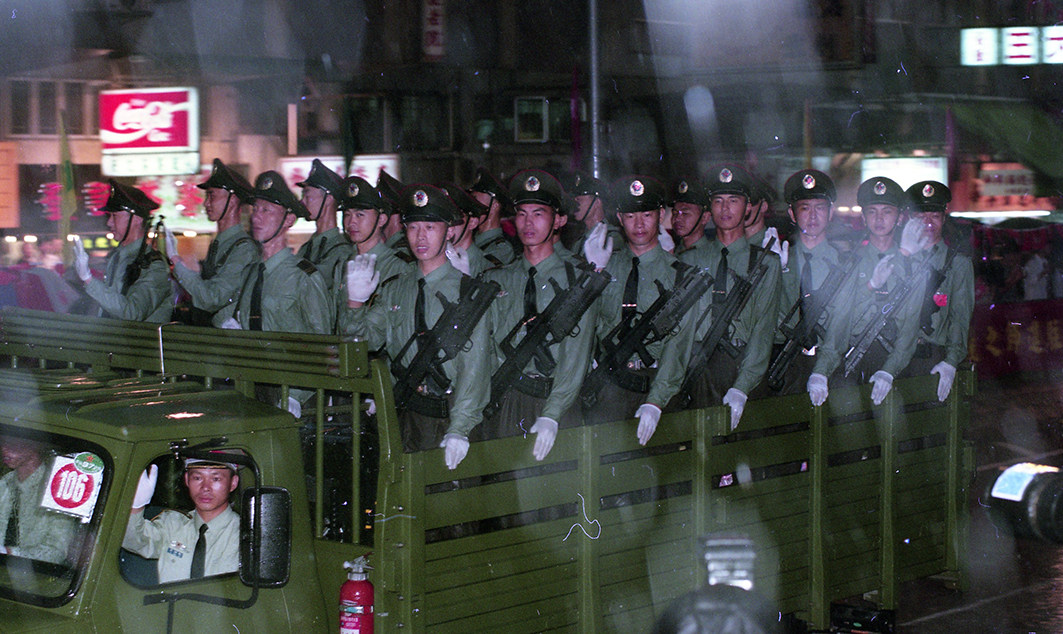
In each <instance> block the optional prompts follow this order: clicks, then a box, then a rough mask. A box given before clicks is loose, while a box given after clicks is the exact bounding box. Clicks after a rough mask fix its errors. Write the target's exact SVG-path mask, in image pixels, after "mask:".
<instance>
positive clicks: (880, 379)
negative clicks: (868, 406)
mask: <svg viewBox="0 0 1063 634" xmlns="http://www.w3.org/2000/svg"><path fill="white" fill-rule="evenodd" d="M871 385H873V386H874V387H872V388H871V402H872V403H874V404H875V405H881V404H882V401H884V400H886V395H887V394H889V393H890V390H891V389H892V388H893V375H892V374H890V373H889V372H883V371H882V370H879V371H878V372H876V373H874V374H872V375H871Z"/></svg>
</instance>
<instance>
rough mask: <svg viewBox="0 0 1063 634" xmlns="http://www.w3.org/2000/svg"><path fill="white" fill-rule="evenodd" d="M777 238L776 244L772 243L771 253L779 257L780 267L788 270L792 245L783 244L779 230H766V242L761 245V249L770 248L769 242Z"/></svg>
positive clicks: (769, 228) (772, 228) (771, 228)
mask: <svg viewBox="0 0 1063 634" xmlns="http://www.w3.org/2000/svg"><path fill="white" fill-rule="evenodd" d="M772 238H775V242H772V243H771V252H772V253H774V254H775V255H777V256H779V267H780V268H784V269H785V268H786V263H787V262H789V261H790V243H789V242H783V241H782V240H780V239H779V230H778V229H776V228H775V227H768V228H767V229H765V230H764V240H762V241H761V243H760V248H762V249H766V248H768V241H770V240H771V239H772Z"/></svg>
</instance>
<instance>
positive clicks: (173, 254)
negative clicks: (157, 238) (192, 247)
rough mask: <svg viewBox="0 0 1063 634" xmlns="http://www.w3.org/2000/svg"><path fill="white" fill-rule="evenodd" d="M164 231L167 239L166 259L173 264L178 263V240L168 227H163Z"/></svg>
mask: <svg viewBox="0 0 1063 634" xmlns="http://www.w3.org/2000/svg"><path fill="white" fill-rule="evenodd" d="M162 230H163V231H164V232H165V233H164V237H165V242H166V258H167V259H168V260H170V261H171V262H176V261H177V238H175V237H174V236H173V231H170V228H169V227H167V226H166V225H163V226H162Z"/></svg>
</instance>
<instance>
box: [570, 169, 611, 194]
mask: <svg viewBox="0 0 1063 634" xmlns="http://www.w3.org/2000/svg"><path fill="white" fill-rule="evenodd" d="M564 188H565V191H566V192H568V193H569V194H571V195H572V196H599V197H601V196H604V195H605V194H606V191H605V183H603V182H602V181H600V180H598V179H597V178H594V177H593V176H590V175H588V174H584V173H583V172H573V174H572V176H571V179H570V181H569V182H568V183H566V184H565V186H564Z"/></svg>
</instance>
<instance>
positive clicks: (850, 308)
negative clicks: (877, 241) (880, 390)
mask: <svg viewBox="0 0 1063 634" xmlns="http://www.w3.org/2000/svg"><path fill="white" fill-rule="evenodd" d="M890 254H892V255H893V260H892V262H893V272H892V273H890V276H889V278H887V279H886V283H885V284H883V286H882V287H881V288H879V289H878V290H872V289H871V288H870V287H868V283H869V282H870V281H871V276H872V274H873V273H874V271H875V266H876V265H877V264H878V262H879V259H880V258H881V257H883V256H886V255H890ZM855 256H856V257H857V258H858V259H857V264H856V270H855V271H854V272H853V275H852V276H850V278H849V280H848V282H847V288H846V289H844V290H842V291H840V292H839V295H840V296H841V297H842V299H841V300H840V301H839V302H835V306H836V310H837V312H838V314H837V316H836V318H835V319H832V320H831V322H830V325H829V326H828V329H827V332H826V333H825V335H824V337H823V340H822V341H821V342H820V347H819V349H818V352H817V355H816V366H815V369H813V372H816V373H818V374H822V375H824V376H830V375H831V373H832V372H834V371H835V370H836V369H837V368H838V366H839V365H840V364H841V362H842V360H843V359H844V357H845V354H846V353H847V352H848V350H849V348H850V347H851V346H852V345H855V344H856V343H857V340H858V339H859V337H860V335H861V334H862V333H863V332H864V330H865V329H866V328H867V327H868V326H869V324H871V323H872V322H873V321H874V320H875V318H876V317H878V316H879V315H880V314H882V309H883V307H884V306H885V305H886V304H887V302H888V301H889V295H890V292H892V291H894V290H895V289H896V288H897V287H898V286H900V285H902V284H903V283H904V280H905V279H907V278H908V277H909V276H911V275H914V274H915V271H914V270H913V269H914V268H915V267H914V266H913V265H914V262H913V261H912V260H911V258H905V257H904V256H902V255H901V254H900V251H899V250H898V248H897V246H896V245H894V246H892V247H891V248H890V249H889V250H887V251H885V252H880V251H879V250H878V249H877V248H875V247H874V246H873V245H871V244H865V245H862V246H860V247H858V248H857V250H856V251H855ZM922 282H923V281H922V280H916V281H915V283H916V285H917V287H916V288H915V289H914V291H913V292H912V293H911V294H910V295H909V296H908V299H907V300H906V301H905V302H904V303H903V304H901V305H899V306H898V307H897V309H896V310H895V311H894V313H893V314H894V320H895V323H896V327H897V330H896V333H897V335H896V338H895V339H894V341H892V342H891V343H892V344H893V350H892V351H891V352H890V353H889V355H888V356H887V358H886V361H885V363H884V364H883V366H882V367H881V368H876V369H877V370H882V371H884V372H888V373H889V374H890V376H894V377H896V376H899V374H900V372H901V371H902V370H904V368H905V367H907V366H908V362H909V361H911V358H912V354H913V353H914V352H915V343H916V338H917V337H916V335H917V334H918V330H919V321H918V318H919V298H920V297H922V295H923V286H924V285H923V283H922Z"/></svg>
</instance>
